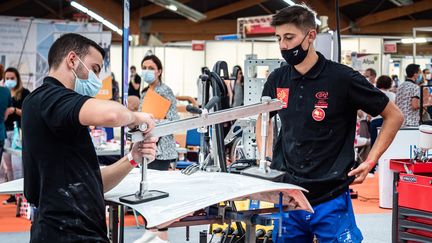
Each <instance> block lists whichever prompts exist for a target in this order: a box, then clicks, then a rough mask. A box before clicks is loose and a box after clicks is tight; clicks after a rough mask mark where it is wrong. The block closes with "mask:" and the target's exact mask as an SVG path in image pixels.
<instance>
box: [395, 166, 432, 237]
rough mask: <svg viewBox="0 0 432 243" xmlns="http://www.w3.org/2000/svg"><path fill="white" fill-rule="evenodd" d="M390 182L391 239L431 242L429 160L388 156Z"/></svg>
mask: <svg viewBox="0 0 432 243" xmlns="http://www.w3.org/2000/svg"><path fill="white" fill-rule="evenodd" d="M390 169H391V170H393V171H395V175H394V185H393V215H392V220H393V223H392V242H394V243H396V242H407V243H410V242H432V162H426V163H419V162H418V163H413V162H412V160H409V159H394V160H390Z"/></svg>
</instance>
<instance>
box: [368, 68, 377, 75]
mask: <svg viewBox="0 0 432 243" xmlns="http://www.w3.org/2000/svg"><path fill="white" fill-rule="evenodd" d="M366 71H369V72H370V74H371V75H372V76H375V77H376V76H377V73H376V71H375V69H373V68H368V69H366Z"/></svg>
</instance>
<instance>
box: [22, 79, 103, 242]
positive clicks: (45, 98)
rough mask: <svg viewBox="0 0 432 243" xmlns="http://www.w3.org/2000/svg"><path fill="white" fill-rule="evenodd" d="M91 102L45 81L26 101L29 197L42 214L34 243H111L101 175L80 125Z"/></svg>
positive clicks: (24, 129)
mask: <svg viewBox="0 0 432 243" xmlns="http://www.w3.org/2000/svg"><path fill="white" fill-rule="evenodd" d="M90 98H91V97H88V96H82V95H80V94H78V93H76V92H74V91H73V90H70V89H67V88H66V87H64V86H63V84H61V83H60V82H59V81H58V80H56V79H54V78H52V77H46V78H45V79H44V82H43V84H42V86H40V87H39V88H37V89H36V90H34V91H33V92H32V93H31V94H30V95H29V96H27V98H26V99H25V100H24V104H23V112H22V114H23V116H22V137H23V164H24V195H25V197H26V198H27V200H28V201H29V202H30V203H33V204H34V205H35V206H36V207H37V208H38V213H37V214H36V217H35V221H34V222H33V225H32V228H31V240H30V242H108V238H107V230H106V222H105V205H104V195H103V186H102V177H101V172H100V169H99V164H98V160H97V157H96V152H95V149H94V147H93V144H92V141H91V138H90V135H89V131H88V128H87V127H85V126H83V125H81V124H80V122H79V112H80V109H81V107H82V105H83V104H84V102H86V101H87V100H88V99H90Z"/></svg>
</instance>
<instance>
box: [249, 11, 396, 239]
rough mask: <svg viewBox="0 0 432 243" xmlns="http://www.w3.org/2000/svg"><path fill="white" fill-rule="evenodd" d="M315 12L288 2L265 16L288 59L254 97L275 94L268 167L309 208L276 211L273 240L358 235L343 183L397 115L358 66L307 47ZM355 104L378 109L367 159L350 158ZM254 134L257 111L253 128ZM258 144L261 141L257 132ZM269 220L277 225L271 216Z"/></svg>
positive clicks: (385, 136) (359, 173)
mask: <svg viewBox="0 0 432 243" xmlns="http://www.w3.org/2000/svg"><path fill="white" fill-rule="evenodd" d="M315 19H316V13H315V12H314V11H313V10H311V9H310V8H309V7H308V6H306V5H304V4H302V5H297V4H296V5H292V6H289V7H286V8H284V9H282V10H280V11H278V12H277V13H276V14H275V15H274V16H273V19H272V23H271V25H272V26H274V27H275V34H276V37H277V40H278V42H279V48H280V51H281V54H282V57H283V58H284V59H285V60H286V61H287V63H288V65H285V66H282V67H280V68H277V69H275V70H274V71H273V72H272V73H271V74H270V75H269V77H268V79H267V82H266V83H265V84H264V89H263V92H262V96H269V97H271V98H278V99H280V100H281V101H282V102H283V108H282V109H281V110H278V111H277V112H271V113H270V117H273V116H275V115H276V114H278V115H279V117H280V119H281V131H280V133H279V135H278V138H277V140H276V141H277V142H276V145H275V146H274V148H273V151H272V145H271V142H272V141H273V128H272V122H271V120H270V121H269V122H268V124H267V125H268V129H267V131H268V133H267V145H268V149H267V151H268V154H266V155H265V156H269V157H270V158H272V162H271V168H273V169H276V170H279V171H283V172H285V173H284V174H283V176H282V178H279V181H280V182H284V183H291V184H295V185H298V186H301V187H303V188H305V189H306V190H308V192H305V193H304V194H305V196H306V198H307V199H308V200H309V202H310V203H311V205H312V207H313V210H314V213H310V212H306V211H302V210H294V211H290V212H289V217H283V218H282V222H281V223H282V235H281V236H279V234H278V231H277V230H274V231H273V239H272V240H273V242H278V243H280V242H290V243H291V242H302V243H303V242H312V241H313V239H314V237H316V238H317V240H318V242H361V241H362V239H363V237H362V234H361V232H360V230H359V229H358V228H357V226H356V222H355V218H354V212H353V208H352V204H351V198H350V193H349V188H348V187H349V185H350V184H355V183H362V182H363V181H364V179H365V178H366V176H367V174H368V172H369V171H370V169H371V168H372V167H373V166H374V165H375V164H376V163H377V161H378V158H379V157H380V156H381V155H382V153H384V151H385V150H386V149H387V148H388V146H389V145H390V143H391V142H392V140H393V138H394V136H395V135H396V132H397V131H398V129H399V127H400V125H401V124H402V121H403V116H402V114H401V112H400V111H399V109H398V108H397V107H396V106H395V105H394V104H393V103H392V102H389V99H388V97H387V96H386V95H385V94H384V93H382V92H380V91H379V90H378V89H376V88H375V87H374V86H373V85H372V84H370V83H369V82H368V80H367V79H366V78H365V77H363V76H362V75H361V74H360V73H359V72H357V71H354V70H353V69H352V68H350V67H347V66H345V65H342V64H340V63H335V62H332V61H330V60H327V59H326V58H325V57H324V56H323V55H322V54H321V53H319V52H317V51H316V50H315V48H314V44H313V43H314V41H315V39H316V37H317V24H316V22H315ZM357 110H363V111H365V112H367V113H368V114H371V115H373V116H377V115H379V114H380V115H381V116H382V117H383V119H384V121H383V123H384V125H383V129H382V130H381V132H380V134H379V135H378V138H377V140H376V141H375V144H374V146H373V147H372V149H371V151H370V153H369V154H368V157H367V159H366V160H365V161H364V162H363V163H361V164H358V163H357V162H356V161H355V158H354V148H353V147H354V137H355V130H356V118H357ZM260 133H261V116H259V117H258V119H257V124H256V134H260ZM257 145H258V151H261V150H260V148H261V146H262V141H261V136H257ZM274 227H275V228H277V227H279V220H275V222H274Z"/></svg>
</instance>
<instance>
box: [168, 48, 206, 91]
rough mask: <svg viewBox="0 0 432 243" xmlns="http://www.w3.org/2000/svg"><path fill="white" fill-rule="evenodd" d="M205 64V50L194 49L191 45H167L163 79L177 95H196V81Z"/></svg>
mask: <svg viewBox="0 0 432 243" xmlns="http://www.w3.org/2000/svg"><path fill="white" fill-rule="evenodd" d="M203 66H204V52H203V51H193V50H192V49H191V48H190V47H189V48H187V47H181V48H179V47H165V61H164V69H165V72H164V75H165V77H164V78H163V81H164V82H165V83H166V84H167V85H168V86H169V87H171V89H172V90H173V92H174V94H175V95H188V96H192V97H196V95H197V84H196V81H197V79H198V76H199V75H200V74H201V67H203Z"/></svg>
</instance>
